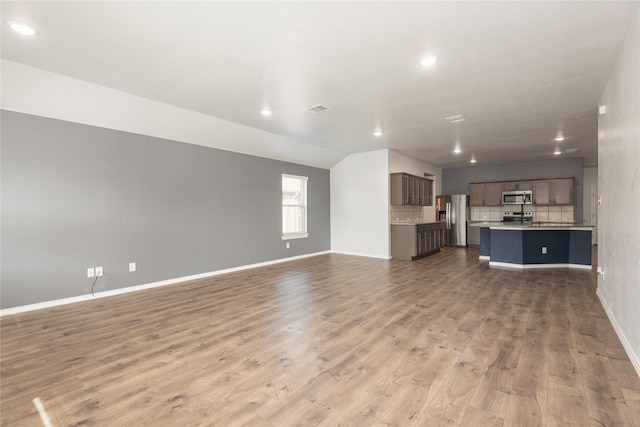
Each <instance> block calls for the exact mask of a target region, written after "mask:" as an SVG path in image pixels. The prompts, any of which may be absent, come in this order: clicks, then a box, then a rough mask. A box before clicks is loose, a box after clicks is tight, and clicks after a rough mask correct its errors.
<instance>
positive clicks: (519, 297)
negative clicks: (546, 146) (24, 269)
mask: <svg viewBox="0 0 640 427" xmlns="http://www.w3.org/2000/svg"><path fill="white" fill-rule="evenodd" d="M595 289H596V279H595V274H594V273H593V272H590V271H577V270H566V269H560V270H537V271H532V270H529V271H524V272H523V271H511V270H502V269H493V268H492V269H489V268H488V265H487V264H486V263H483V262H480V261H478V251H477V250H475V249H468V250H465V249H457V248H445V249H444V250H443V251H442V252H441V253H439V254H436V255H433V256H430V257H428V258H424V259H421V260H419V261H415V262H406V261H386V260H378V259H368V258H361V257H354V256H347V255H337V254H331V255H321V256H318V257H313V258H308V259H304V260H298V261H293V262H288V263H284V264H279V265H275V266H270V267H264V268H259V269H254V270H250V271H245V272H239V273H233V274H228V275H224V276H219V277H216V278H211V279H205V280H199V281H193V282H189V283H186V284H181V285H173V286H168V287H164V288H157V289H153V290H148V291H143V292H137V293H132V294H126V295H120V296H115V297H111V298H105V299H98V300H94V301H89V302H84V303H77V304H72V305H67V306H62V307H58V308H52V309H46V310H40V311H36V312H30V313H25V314H20V315H14V316H5V317H3V318H2V319H1V333H2V348H1V369H2V370H1V375H2V377H1V381H2V382H1V388H0V394H1V406H0V410H1V416H0V422H1V424H2V425H3V426H41V425H42V421H41V419H40V416H39V414H38V412H37V410H36V407H35V405H34V402H33V399H35V398H39V400H40V401H41V402H42V405H43V407H44V409H45V410H46V412H47V414H48V416H49V417H50V419H51V422H52V424H53V425H55V426H206V425H216V426H242V425H246V426H293V425H302V426H311V425H328V426H338V425H353V426H370V425H371V426H378V425H379V426H383V425H396V426H409V425H423V426H449V425H461V426H559V425H572V426H590V425H592V426H638V425H640V378H639V377H638V376H637V374H636V372H635V371H634V369H633V367H632V365H631V363H630V361H629V359H628V357H627V355H626V354H625V352H624V350H623V348H622V346H621V344H620V342H619V340H618V338H617V336H616V334H615V332H614V330H613V328H612V326H611V324H610V322H609V320H608V319H607V317H606V315H605V313H604V311H603V309H602V307H601V305H600V303H599V301H598V298H597V297H596V295H595Z"/></svg>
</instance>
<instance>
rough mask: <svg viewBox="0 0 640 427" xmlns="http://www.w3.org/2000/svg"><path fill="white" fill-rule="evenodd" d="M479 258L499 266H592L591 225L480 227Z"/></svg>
mask: <svg viewBox="0 0 640 427" xmlns="http://www.w3.org/2000/svg"><path fill="white" fill-rule="evenodd" d="M480 259H484V260H488V261H489V265H491V266H498V267H514V268H557V267H564V268H567V267H568V268H584V269H591V228H590V227H540V226H527V225H523V226H497V227H482V228H481V229H480Z"/></svg>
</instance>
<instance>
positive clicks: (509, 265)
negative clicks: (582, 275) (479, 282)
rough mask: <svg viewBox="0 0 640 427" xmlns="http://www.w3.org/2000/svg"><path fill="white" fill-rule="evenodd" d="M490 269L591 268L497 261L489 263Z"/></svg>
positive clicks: (577, 265) (585, 268)
mask: <svg viewBox="0 0 640 427" xmlns="http://www.w3.org/2000/svg"><path fill="white" fill-rule="evenodd" d="M489 266H490V267H507V268H519V269H522V270H524V269H530V268H579V269H582V270H591V269H592V268H593V267H592V266H591V265H584V264H514V263H510V262H498V261H489Z"/></svg>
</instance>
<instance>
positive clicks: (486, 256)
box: [478, 255, 491, 261]
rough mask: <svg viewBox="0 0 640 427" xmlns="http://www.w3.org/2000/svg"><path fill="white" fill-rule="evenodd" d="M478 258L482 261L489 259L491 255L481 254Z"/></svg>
mask: <svg viewBox="0 0 640 427" xmlns="http://www.w3.org/2000/svg"><path fill="white" fill-rule="evenodd" d="M478 259H479V260H482V261H489V260H490V259H491V257H490V256H489V255H480V256H479V257H478Z"/></svg>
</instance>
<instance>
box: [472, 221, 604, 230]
mask: <svg viewBox="0 0 640 427" xmlns="http://www.w3.org/2000/svg"><path fill="white" fill-rule="evenodd" d="M469 226H470V227H488V228H491V229H497V230H532V229H533V230H592V229H593V226H591V225H583V224H576V223H571V222H539V221H535V222H531V223H524V224H520V223H519V222H517V221H516V222H502V221H477V222H469Z"/></svg>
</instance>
